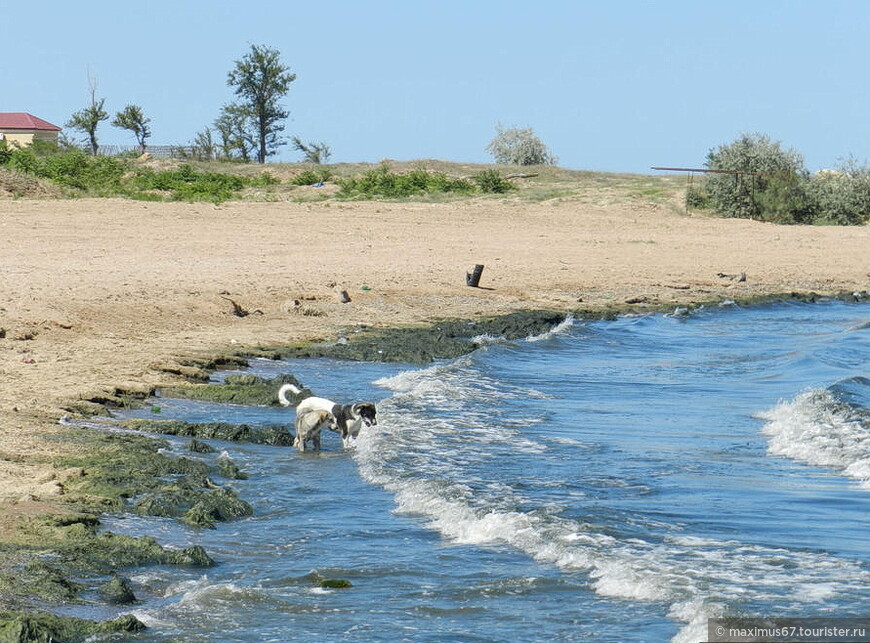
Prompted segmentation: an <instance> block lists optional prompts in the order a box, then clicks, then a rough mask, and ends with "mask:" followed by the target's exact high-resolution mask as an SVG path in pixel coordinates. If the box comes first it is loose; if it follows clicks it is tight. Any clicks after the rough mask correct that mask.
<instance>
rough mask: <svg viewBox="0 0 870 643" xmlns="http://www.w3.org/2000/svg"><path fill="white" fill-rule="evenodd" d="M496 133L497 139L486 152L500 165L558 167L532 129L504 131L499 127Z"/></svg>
mask: <svg viewBox="0 0 870 643" xmlns="http://www.w3.org/2000/svg"><path fill="white" fill-rule="evenodd" d="M495 131H496V135H495V138H493V139H492V141H490V143H489V145H487V146H486V151H487V152H489V153H490V154H491V155H492V158H493V159H494V160H495V162H496V163H498V164H499V165H556V163H557V162H558V159H557V158H556V157H555V156H554V155H553V154H552V153H551V152H550V150H548V149H547V146H546V145H544V143H543V142H542V141H541V139H539V138H538V137H537V136H535V132H534V131H533V130H532V128H531V127H529V128H526V129H519V128H516V127H511V128H509V129H504V128H503V127H502V126H501V125H497V126H496V128H495Z"/></svg>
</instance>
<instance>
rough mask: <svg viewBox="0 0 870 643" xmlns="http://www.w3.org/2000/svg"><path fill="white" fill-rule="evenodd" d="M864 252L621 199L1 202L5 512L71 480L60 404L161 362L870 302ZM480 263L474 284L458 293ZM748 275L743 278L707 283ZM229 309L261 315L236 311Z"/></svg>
mask: <svg viewBox="0 0 870 643" xmlns="http://www.w3.org/2000/svg"><path fill="white" fill-rule="evenodd" d="M868 249H870V227H867V226H863V227H858V228H854V227H852V228H845V227H804V226H790V227H785V226H775V225H771V224H765V223H758V222H753V221H745V220H726V219H718V218H711V217H707V216H699V215H695V216H686V215H684V214H680V213H679V212H678V211H677V209H676V208H670V207H667V206H661V205H654V204H649V203H643V202H634V201H631V200H630V199H629V200H625V201H624V202H622V203H619V204H611V205H606V206H605V205H595V204H588V203H583V202H581V201H572V200H561V201H560V200H556V201H549V202H543V203H528V202H522V201H521V200H518V199H506V200H487V199H479V200H469V201H462V202H457V203H440V204H431V203H427V204H421V203H382V202H364V203H343V202H317V203H309V204H305V203H247V202H237V203H228V204H223V205H220V206H214V205H211V204H178V203H144V202H133V201H125V200H118V199H108V200H98V199H88V200H21V201H12V200H0V329H2V330H0V335H4V334H5V337H3V338H0V439H2V444H0V512H2V513H0V515H4V516H10V517H11V516H13V515H17V514H22V513H24V514H27V513H34V512H36V513H45V512H47V511H49V510H51V509H52V508H53V507H55V506H60V505H59V501H61V500H62V493H63V481H64V475H65V474H64V473H63V472H59V471H55V470H54V469H53V468H52V467H51V466H50V464H49V463H48V462H47V460H48V458H50V457H51V456H52V455H53V454H56V453H58V452H60V451H62V449H63V448H64V447H63V443H62V441H58V440H57V439H52V435H55V436H56V434H57V433H59V432H62V431H63V429H62V427H59V426H58V424H57V421H58V419H59V417H61V416H62V415H63V412H64V411H63V407H64V406H67V405H69V404H70V403H71V402H73V401H75V400H79V399H88V398H90V397H93V396H94V395H98V394H100V393H101V392H106V391H109V392H111V391H112V390H113V389H114V387H115V386H118V385H121V386H124V387H130V388H135V387H143V388H144V387H149V386H153V385H156V384H159V383H161V382H165V381H167V379H168V378H170V377H171V376H170V375H168V374H167V373H166V372H165V371H163V370H160V369H159V368H156V367H159V366H166V365H167V364H172V363H174V361H175V360H176V359H178V358H180V357H183V356H188V355H196V354H201V353H217V352H221V351H225V350H226V349H228V348H232V347H242V346H256V345H258V344H261V343H262V344H275V343H283V342H291V341H294V340H300V339H313V338H320V337H323V338H334V337H336V336H337V335H338V334H339V333H340V332H341V331H342V330H343V329H346V328H347V327H349V326H353V325H355V324H369V325H403V324H413V323H419V322H424V321H427V320H432V319H436V318H440V317H474V316H480V315H492V314H498V313H504V312H509V311H512V310H516V309H521V308H548V309H557V310H565V311H570V310H573V309H577V308H581V307H582V308H593V309H594V308H605V307H612V306H619V305H622V304H625V302H626V301H638V302H641V304H643V303H644V302H648V303H649V304H656V303H664V304H673V305H679V304H681V303H686V302H697V301H711V300H723V299H728V298H731V297H747V296H754V295H764V294H777V293H789V292H792V291H797V292H810V291H814V292H818V293H833V292H839V291H844V290H847V291H851V290H866V289H868V287H870V275H868V271H870V263H868V257H870V252H868ZM477 263H480V264H484V265H485V266H486V268H485V270H484V273H483V278H482V280H481V283H480V285H481V286H482V287H481V288H477V289H475V288H469V287H467V286H466V285H465V273H466V272H467V271H470V270H471V268H472V267H473V266H474V264H477ZM741 272H745V273H746V281H744V282H738V281H736V280H731V279H728V278H723V277H719V276H717V275H718V274H719V273H726V274H739V273H741ZM336 289H339V290H340V289H346V290H347V292H348V294H349V295H350V297H351V301H350V302H349V303H341V302H340V301H339V299H338V297H337V295H336ZM225 297H228V298H231V299H233V300H234V301H235V302H237V303H238V304H239V305H240V306H242V307H243V308H245V309H246V310H248V311H252V312H253V314H250V315H248V316H246V317H244V318H241V317H238V316H235V315H233V314H232V305H231V303H230V302H229V301H228V300H227V299H225ZM294 300H298V301H299V302H300V305H299V306H294ZM305 313H309V314H305ZM310 313H315V314H310Z"/></svg>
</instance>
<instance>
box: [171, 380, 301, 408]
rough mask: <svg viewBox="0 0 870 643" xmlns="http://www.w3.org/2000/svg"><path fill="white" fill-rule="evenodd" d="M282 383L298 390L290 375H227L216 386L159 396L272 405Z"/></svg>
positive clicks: (174, 388) (187, 388)
mask: <svg viewBox="0 0 870 643" xmlns="http://www.w3.org/2000/svg"><path fill="white" fill-rule="evenodd" d="M284 384H293V385H295V386H298V387H299V388H300V389H301V388H302V384H301V383H300V382H299V380H297V379H296V378H295V377H294V376H292V375H286V374H285V375H278V376H277V377H274V378H272V379H266V378H262V377H257V376H256V375H228V376H227V377H226V379H224V381H223V382H222V383H220V384H182V385H178V386H171V387H166V388H163V389H162V390H161V394H162V395H163V396H164V397H181V398H184V399H188V400H200V401H206V402H220V403H224V404H247V405H251V406H276V405H278V389H279V388H281V386H283V385H284Z"/></svg>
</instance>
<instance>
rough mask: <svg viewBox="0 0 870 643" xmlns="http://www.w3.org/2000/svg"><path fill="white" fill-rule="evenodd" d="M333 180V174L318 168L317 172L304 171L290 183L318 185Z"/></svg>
mask: <svg viewBox="0 0 870 643" xmlns="http://www.w3.org/2000/svg"><path fill="white" fill-rule="evenodd" d="M331 178H332V172H331V171H330V170H329V169H328V168H325V167H321V168H317V170H316V171H315V170H303V171H302V172H300V173H299V174H297V175H296V176H294V177H293V178H292V179H290V183H292V184H293V185H317V184H318V183H322V182H326V181H328V180H329V179H331Z"/></svg>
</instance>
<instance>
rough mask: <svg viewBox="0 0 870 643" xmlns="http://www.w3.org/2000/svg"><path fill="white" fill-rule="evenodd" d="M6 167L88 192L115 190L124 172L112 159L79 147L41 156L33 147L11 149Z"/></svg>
mask: <svg viewBox="0 0 870 643" xmlns="http://www.w3.org/2000/svg"><path fill="white" fill-rule="evenodd" d="M6 166H7V167H8V168H10V169H12V170H17V171H18V172H23V173H25V174H31V175H33V176H37V177H39V178H43V179H49V180H51V181H53V182H55V183H57V184H58V185H62V186H64V187H69V188H75V189H79V190H83V191H86V192H91V193H105V192H107V191H109V192H111V191H114V190H117V189H118V188H119V187H120V184H121V179H122V177H123V175H124V172H125V171H126V167H125V165H124V164H123V163H122V162H121V161H118V160H117V159H113V158H106V157H94V156H90V155H88V154H85V153H84V152H82V151H81V150H75V151H71V152H64V153H51V154H48V155H47V156H45V155H40V154H38V153H37V150H35V149H33V148H32V147H26V148H23V149H19V150H14V151H13V152H12V153H11V155H10V157H9V159H8V161H7V162H6Z"/></svg>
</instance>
